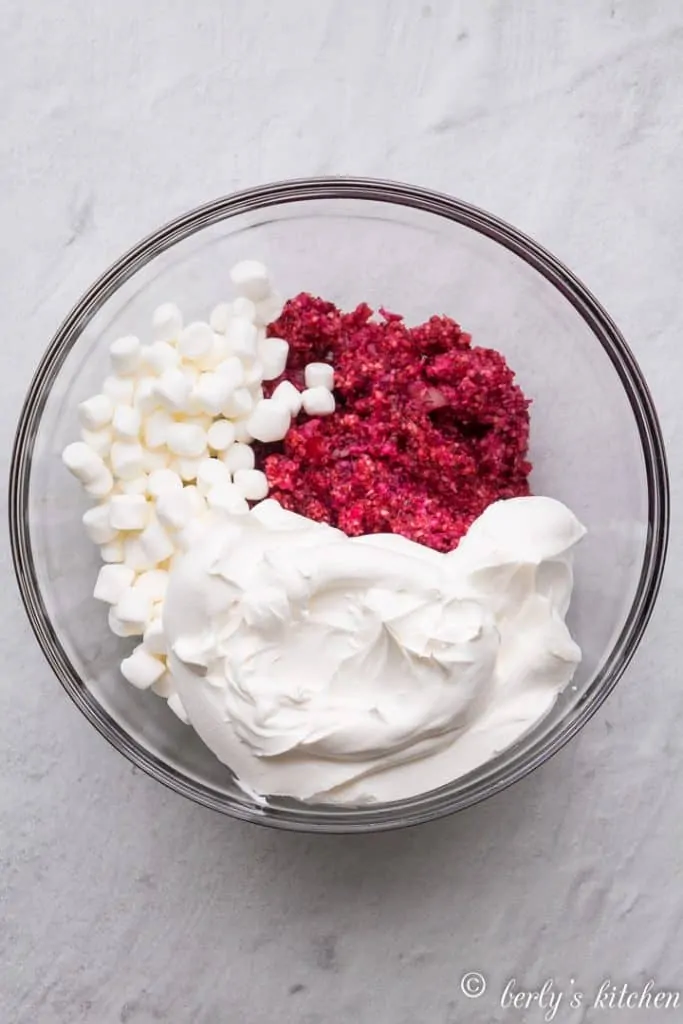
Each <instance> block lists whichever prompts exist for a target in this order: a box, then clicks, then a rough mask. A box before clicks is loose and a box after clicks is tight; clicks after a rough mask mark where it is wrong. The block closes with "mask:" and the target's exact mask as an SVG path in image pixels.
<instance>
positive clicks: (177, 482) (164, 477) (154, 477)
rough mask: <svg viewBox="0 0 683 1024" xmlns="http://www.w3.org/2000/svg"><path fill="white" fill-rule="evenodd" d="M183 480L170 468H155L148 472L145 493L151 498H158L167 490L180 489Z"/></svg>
mask: <svg viewBox="0 0 683 1024" xmlns="http://www.w3.org/2000/svg"><path fill="white" fill-rule="evenodd" d="M182 489H183V481H182V480H181V479H180V477H179V476H178V474H177V473H175V472H174V471H173V470H172V469H157V470H154V472H153V473H150V474H149V476H148V478H147V493H148V494H149V495H150V497H152V498H158V497H159V495H161V494H166V493H168V491H182Z"/></svg>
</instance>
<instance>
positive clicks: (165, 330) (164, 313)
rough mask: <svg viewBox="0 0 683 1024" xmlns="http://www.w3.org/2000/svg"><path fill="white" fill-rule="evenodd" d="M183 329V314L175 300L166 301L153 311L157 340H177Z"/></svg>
mask: <svg viewBox="0 0 683 1024" xmlns="http://www.w3.org/2000/svg"><path fill="white" fill-rule="evenodd" d="M182 329H183V314H182V313H181V312H180V310H179V309H178V307H177V306H176V304H175V303H174V302H164V303H162V305H161V306H157V308H156V309H155V310H154V312H153V313H152V331H153V334H154V339H155V341H177V340H178V338H179V336H180V332H181V331H182Z"/></svg>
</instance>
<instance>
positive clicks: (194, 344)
mask: <svg viewBox="0 0 683 1024" xmlns="http://www.w3.org/2000/svg"><path fill="white" fill-rule="evenodd" d="M212 345H213V330H212V329H211V326H210V324H205V323H203V321H201V320H196V321H195V322H194V323H191V324H188V325H187V327H185V328H184V329H183V330H182V331H181V332H180V337H179V338H178V348H179V349H180V351H181V353H182V355H183V358H185V359H189V360H193V359H200V358H201V357H202V356H205V355H206V353H207V352H209V351H210V350H211V347H212Z"/></svg>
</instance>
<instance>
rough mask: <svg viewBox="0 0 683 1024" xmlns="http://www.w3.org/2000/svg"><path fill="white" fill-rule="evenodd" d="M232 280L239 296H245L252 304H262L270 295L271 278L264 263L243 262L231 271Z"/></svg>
mask: <svg viewBox="0 0 683 1024" xmlns="http://www.w3.org/2000/svg"><path fill="white" fill-rule="evenodd" d="M230 280H231V281H232V283H233V285H234V287H235V291H236V292H237V294H238V295H244V296H246V298H248V299H251V300H252V302H261V301H262V300H263V299H265V298H266V296H268V295H269V294H270V288H271V286H270V277H269V275H268V270H267V268H266V267H265V265H264V264H263V263H260V262H258V261H257V260H241V262H240V263H236V264H235V266H234V267H233V268H232V270H231V271H230Z"/></svg>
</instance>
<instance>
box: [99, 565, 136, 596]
mask: <svg viewBox="0 0 683 1024" xmlns="http://www.w3.org/2000/svg"><path fill="white" fill-rule="evenodd" d="M134 580H135V573H134V572H133V570H132V569H131V568H130V566H127V565H103V566H102V568H101V569H100V571H99V573H98V574H97V582H96V583H95V589H94V591H93V597H94V598H95V600H96V601H105V602H106V603H107V604H118V602H119V601H120V600H121V598H122V597H123V595H124V593H125V592H126V590H128V588H129V587H131V586H132V585H133V581H134Z"/></svg>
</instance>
